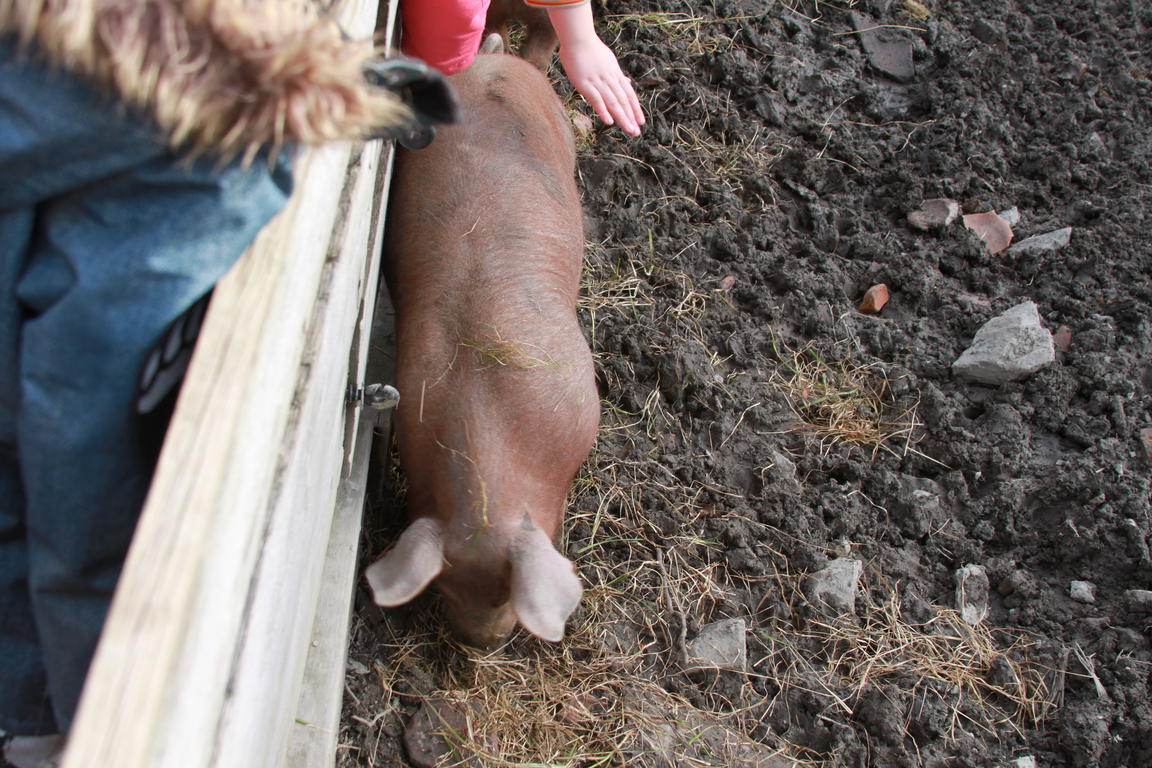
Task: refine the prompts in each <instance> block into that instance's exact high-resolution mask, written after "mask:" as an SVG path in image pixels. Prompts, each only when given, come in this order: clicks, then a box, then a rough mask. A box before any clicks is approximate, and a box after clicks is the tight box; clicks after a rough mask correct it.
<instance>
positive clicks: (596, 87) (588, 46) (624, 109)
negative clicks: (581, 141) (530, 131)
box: [560, 37, 644, 136]
mask: <svg viewBox="0 0 1152 768" xmlns="http://www.w3.org/2000/svg"><path fill="white" fill-rule="evenodd" d="M560 63H561V64H563V65H564V72H565V73H567V75H568V79H569V80H570V81H571V82H572V85H573V87H575V88H576V90H578V91H580V95H581V96H583V97H584V100H585V101H587V102H588V104H589V105H591V107H592V109H593V110H595V111H596V115H597V116H598V117H599V118H600V119H601V120H603V121H604V123H605V124H606V125H614V124H615V125H619V126H620V130H622V131H624V133H627V134H628V135H630V136H639V135H640V126H642V125H644V111H643V110H642V109H641V108H640V100H639V99H638V98H636V91H635V90H634V89H633V88H632V81H631V80H629V79H628V77H627V76H626V75H625V74H624V72H622V71H621V69H620V63H619V62H617V61H616V55H615V54H614V53H612V50H611V49H610V48H609V47H608V46H607V45H605V44H604V43H603V42H601V40H600V38H598V37H597V38H594V39H593V40H590V41H587V42H586V43H583V44H581V45H578V46H571V45H563V44H561V46H560Z"/></svg>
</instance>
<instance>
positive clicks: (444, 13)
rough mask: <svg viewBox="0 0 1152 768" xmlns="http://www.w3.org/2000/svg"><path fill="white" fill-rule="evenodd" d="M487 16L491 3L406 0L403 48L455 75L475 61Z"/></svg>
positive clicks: (479, 1) (486, 0)
mask: <svg viewBox="0 0 1152 768" xmlns="http://www.w3.org/2000/svg"><path fill="white" fill-rule="evenodd" d="M487 12H488V0H404V2H403V3H401V5H400V13H401V17H402V19H403V21H404V37H403V39H402V42H401V44H400V48H401V49H402V50H403V51H404V53H406V54H408V55H409V56H415V57H416V58H418V59H423V60H424V61H425V62H427V63H428V64H429V65H431V66H433V67H435V68H436V69H438V70H440V71H441V72H443V73H444V74H446V75H454V74H456V73H457V72H460V71H461V70H463V69H467V68H468V65H469V64H471V63H472V60H473V59H475V58H476V52H477V51H478V50H479V49H480V37H481V36H482V35H483V34H484V17H485V15H486V14H487Z"/></svg>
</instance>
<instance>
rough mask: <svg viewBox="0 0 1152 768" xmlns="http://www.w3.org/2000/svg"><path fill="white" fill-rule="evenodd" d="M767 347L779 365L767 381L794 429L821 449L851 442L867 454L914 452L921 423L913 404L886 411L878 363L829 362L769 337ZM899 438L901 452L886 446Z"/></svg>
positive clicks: (885, 384) (883, 379) (885, 385)
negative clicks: (781, 396)
mask: <svg viewBox="0 0 1152 768" xmlns="http://www.w3.org/2000/svg"><path fill="white" fill-rule="evenodd" d="M772 347H773V350H774V351H775V353H776V356H777V359H778V360H779V363H780V365H779V367H777V368H776V369H775V370H774V371H773V372H772V375H771V378H770V384H771V385H773V386H774V387H776V388H777V389H779V390H781V391H783V392H784V393H785V394H786V395H787V396H788V398H789V400H790V402H791V405H792V411H793V413H794V414H795V415H796V418H797V424H796V426H795V427H794V429H795V430H797V431H805V432H814V433H816V434H817V435H819V436H820V442H821V446H822V447H823V448H824V449H825V450H827V448H828V447H829V446H830V445H831V444H834V443H853V444H856V445H863V446H870V447H871V448H872V455H873V456H875V455H876V452H878V451H879V450H881V449H883V450H886V451H889V452H890V453H893V454H894V455H907V454H908V453H909V452H914V453H915V452H916V451H914V449H913V446H914V445H915V444H916V443H917V442H919V441H920V439H921V438H922V435H921V434H919V429H920V427H922V426H923V424H922V423H921V422H920V420H919V419H918V417H917V415H916V404H914V405H912V406H910V407H907V408H905V409H904V410H902V411H898V412H897V414H896V415H895V416H893V415H892V413H893V412H894V411H897V408H896V406H895V404H894V403H893V402H892V401H891V394H890V393H891V390H890V387H889V385H888V378H887V376H886V375H885V373H884V371H883V369H882V368H881V367H880V366H879V365H877V364H870V365H859V364H856V363H850V362H845V361H836V362H829V361H827V360H825V359H824V358H823V357H822V356H821V355H820V354H819V353H818V352H816V351H815V350H814V349H803V350H790V349H788V348H787V347H783V346H782V345H781V344H780V343H779V342H778V341H777V340H776V339H775V338H773V340H772ZM917 404H918V403H917ZM900 441H902V442H903V448H902V453H898V452H897V451H896V450H895V449H894V448H892V447H891V445H889V444H890V443H896V442H900ZM921 455H922V454H921Z"/></svg>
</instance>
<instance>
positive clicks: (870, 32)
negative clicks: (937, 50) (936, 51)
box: [851, 11, 916, 83]
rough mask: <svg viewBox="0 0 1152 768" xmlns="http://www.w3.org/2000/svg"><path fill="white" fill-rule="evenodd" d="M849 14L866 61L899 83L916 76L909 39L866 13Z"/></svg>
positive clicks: (854, 12)
mask: <svg viewBox="0 0 1152 768" xmlns="http://www.w3.org/2000/svg"><path fill="white" fill-rule="evenodd" d="M851 15H852V24H853V25H854V26H855V27H856V31H857V33H858V36H859V37H860V44H861V45H862V46H864V55H865V56H867V57H868V63H869V64H871V65H872V66H873V67H874V68H875V69H876V70H877V71H878V72H880V73H882V74H885V75H887V76H888V77H891V78H892V79H893V80H898V81H900V82H902V83H906V82H908V81H910V80H911V79H912V78H914V77H915V76H916V65H915V64H914V63H913V62H912V40H911V39H909V38H908V37H906V36H905V35H903V34H902V33H900V32H897V31H896V30H893V29H890V28H886V27H883V26H881V25H880V24H878V23H877V22H876V20H875V19H873V18H872V17H871V16H869V15H868V14H866V13H858V12H856V11H853V12H852V14H851Z"/></svg>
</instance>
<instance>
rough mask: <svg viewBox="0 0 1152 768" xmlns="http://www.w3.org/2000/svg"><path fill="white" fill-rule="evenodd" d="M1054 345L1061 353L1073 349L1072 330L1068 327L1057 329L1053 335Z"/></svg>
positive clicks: (1063, 326)
mask: <svg viewBox="0 0 1152 768" xmlns="http://www.w3.org/2000/svg"><path fill="white" fill-rule="evenodd" d="M1052 343H1053V344H1054V345H1055V346H1056V349H1058V350H1060V352H1061V353H1064V352H1067V351H1068V350H1069V349H1070V348H1071V347H1072V329H1071V328H1069V327H1068V326H1066V325H1062V326H1060V327H1059V328H1057V329H1056V333H1054V334H1052Z"/></svg>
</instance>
